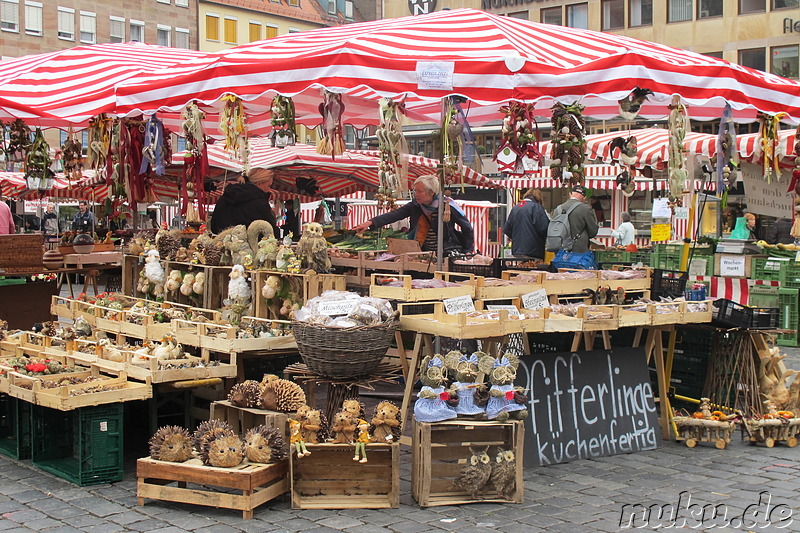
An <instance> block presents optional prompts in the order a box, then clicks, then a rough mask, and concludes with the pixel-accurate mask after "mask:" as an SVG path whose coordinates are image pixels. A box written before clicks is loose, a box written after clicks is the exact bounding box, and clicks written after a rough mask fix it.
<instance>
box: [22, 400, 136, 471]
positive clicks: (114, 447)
mask: <svg viewBox="0 0 800 533" xmlns="http://www.w3.org/2000/svg"><path fill="white" fill-rule="evenodd" d="M122 413H123V408H122V404H121V403H117V404H109V405H98V406H95V407H81V408H80V409H75V410H73V411H58V410H55V409H48V408H46V407H41V406H34V407H33V414H32V417H31V421H32V426H33V431H32V441H31V442H32V446H31V460H32V462H33V464H34V466H36V467H37V468H41V469H42V470H44V471H46V472H50V473H51V474H54V475H56V476H58V477H61V478H63V479H66V480H67V481H70V482H72V483H75V484H76V485H80V486H84V485H96V484H98V483H110V482H113V481H120V480H122V477H123V464H122V461H123V455H122V452H123V446H122V436H123V435H122V433H123V432H122V426H123V414H122Z"/></svg>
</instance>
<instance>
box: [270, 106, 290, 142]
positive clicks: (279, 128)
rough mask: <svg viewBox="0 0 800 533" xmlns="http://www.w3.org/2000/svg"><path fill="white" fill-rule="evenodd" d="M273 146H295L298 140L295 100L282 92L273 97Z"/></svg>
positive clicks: (271, 135) (271, 136)
mask: <svg viewBox="0 0 800 533" xmlns="http://www.w3.org/2000/svg"><path fill="white" fill-rule="evenodd" d="M270 108H271V111H272V133H271V134H270V139H271V140H272V146H277V147H284V146H294V145H295V143H296V142H297V127H296V125H295V122H294V120H295V113H294V100H292V99H291V98H288V97H286V96H282V95H280V94H278V95H276V96H275V98H273V99H272V105H271V106H270Z"/></svg>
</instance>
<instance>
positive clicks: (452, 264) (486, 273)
mask: <svg viewBox="0 0 800 533" xmlns="http://www.w3.org/2000/svg"><path fill="white" fill-rule="evenodd" d="M471 257H473V256H472V255H451V256H450V257H449V258H448V266H447V269H448V270H449V271H450V272H458V273H462V274H474V275H476V276H483V277H485V278H499V277H500V271H499V270H498V259H497V258H495V259H494V260H493V261H492V262H491V264H488V265H476V264H472V263H458V262H457V261H465V260H467V259H470V258H471Z"/></svg>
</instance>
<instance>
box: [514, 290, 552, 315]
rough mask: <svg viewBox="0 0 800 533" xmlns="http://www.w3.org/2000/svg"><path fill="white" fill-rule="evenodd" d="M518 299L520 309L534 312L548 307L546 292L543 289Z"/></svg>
mask: <svg viewBox="0 0 800 533" xmlns="http://www.w3.org/2000/svg"><path fill="white" fill-rule="evenodd" d="M520 299H521V300H522V307H524V308H525V309H531V310H535V309H542V308H544V307H550V300H548V299H547V292H546V291H545V290H544V289H538V290H535V291H533V292H529V293H528V294H523V295H522V298H520Z"/></svg>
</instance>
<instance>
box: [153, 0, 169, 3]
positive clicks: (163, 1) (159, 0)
mask: <svg viewBox="0 0 800 533" xmlns="http://www.w3.org/2000/svg"><path fill="white" fill-rule="evenodd" d="M156 2H158V3H159V4H169V0H156Z"/></svg>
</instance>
